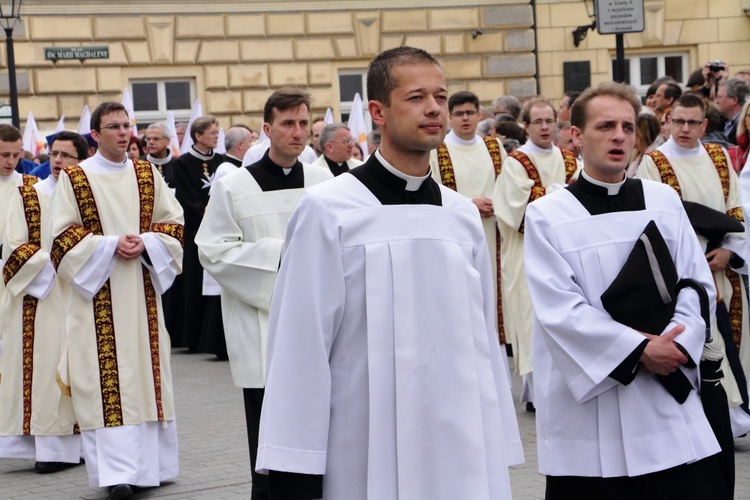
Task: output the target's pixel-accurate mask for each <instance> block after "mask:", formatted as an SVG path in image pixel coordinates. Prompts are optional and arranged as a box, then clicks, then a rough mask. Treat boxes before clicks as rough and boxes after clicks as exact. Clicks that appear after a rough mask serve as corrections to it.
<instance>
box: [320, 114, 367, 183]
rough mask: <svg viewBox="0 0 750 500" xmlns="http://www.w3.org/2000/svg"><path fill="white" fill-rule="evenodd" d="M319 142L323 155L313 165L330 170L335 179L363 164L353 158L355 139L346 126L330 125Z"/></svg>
mask: <svg viewBox="0 0 750 500" xmlns="http://www.w3.org/2000/svg"><path fill="white" fill-rule="evenodd" d="M318 140H319V145H320V149H321V151H323V154H321V155H320V156H319V157H318V159H317V160H315V162H313V163H312V164H313V165H316V166H319V167H323V168H327V169H329V170H330V171H331V173H332V174H333V176H334V177H336V176H338V175H341V174H343V173H344V172H348V171H349V170H351V169H353V168H354V167H357V166H359V165H361V164H362V162H361V161H359V160H357V159H355V158H352V150H353V149H354V148H355V146H354V139H353V138H352V131H351V130H349V127H347V126H346V125H345V124H343V123H329V124H328V125H326V126H325V127H323V130H321V132H320V137H319V138H318Z"/></svg>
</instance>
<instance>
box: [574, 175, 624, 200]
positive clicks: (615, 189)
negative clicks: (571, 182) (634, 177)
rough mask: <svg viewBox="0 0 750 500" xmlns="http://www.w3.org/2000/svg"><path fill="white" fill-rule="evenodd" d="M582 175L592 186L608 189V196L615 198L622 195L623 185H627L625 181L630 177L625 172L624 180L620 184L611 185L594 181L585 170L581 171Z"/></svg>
mask: <svg viewBox="0 0 750 500" xmlns="http://www.w3.org/2000/svg"><path fill="white" fill-rule="evenodd" d="M581 175H582V176H583V178H584V179H586V180H587V181H589V182H590V183H591V184H593V185H595V186H600V187H603V188H606V189H607V194H608V195H610V196H614V195H616V194H619V193H620V189H621V188H622V186H623V184H625V181H626V180H627V178H628V176H627V175H625V172H623V178H622V180H621V181H620V182H615V183H610V182H602V181H598V180H596V179H594V178H593V177H591V176H590V175H589V174H587V173H586V171H585V170H581Z"/></svg>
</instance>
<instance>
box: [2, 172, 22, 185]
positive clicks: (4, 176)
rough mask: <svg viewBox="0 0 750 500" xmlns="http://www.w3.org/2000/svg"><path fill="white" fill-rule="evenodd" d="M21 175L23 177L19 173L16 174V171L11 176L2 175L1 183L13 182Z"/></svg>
mask: <svg viewBox="0 0 750 500" xmlns="http://www.w3.org/2000/svg"><path fill="white" fill-rule="evenodd" d="M19 175H21V174H19V173H18V172H16V171H15V170H14V171H13V172H11V173H10V175H7V176H6V175H0V181H3V182H5V181H13V180H16V179H18V176H19Z"/></svg>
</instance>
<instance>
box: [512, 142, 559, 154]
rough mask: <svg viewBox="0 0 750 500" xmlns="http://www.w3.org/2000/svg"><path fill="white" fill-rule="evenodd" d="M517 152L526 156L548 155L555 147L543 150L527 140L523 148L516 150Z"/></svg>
mask: <svg viewBox="0 0 750 500" xmlns="http://www.w3.org/2000/svg"><path fill="white" fill-rule="evenodd" d="M518 151H520V152H522V153H526V154H549V153H552V152H554V151H555V146H554V144H552V145H550V147H549V149H544V148H540V147H539V146H537V145H536V144H534V143H533V142H531V140H528V141H526V143H525V144H524V145H523V146H521V147H519V148H518Z"/></svg>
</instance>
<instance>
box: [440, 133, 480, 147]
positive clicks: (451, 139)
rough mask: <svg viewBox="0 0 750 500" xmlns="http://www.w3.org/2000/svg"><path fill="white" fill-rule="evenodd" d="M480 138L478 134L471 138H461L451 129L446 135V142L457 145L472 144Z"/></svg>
mask: <svg viewBox="0 0 750 500" xmlns="http://www.w3.org/2000/svg"><path fill="white" fill-rule="evenodd" d="M478 140H479V136H478V135H476V134H474V137H472V138H471V139H461V138H460V137H459V136H458V135H457V134H456V132H455V131H454V130H451V131H450V132H448V135H446V136H445V143H446V144H450V145H455V146H471V145H472V144H476V142H477V141H478Z"/></svg>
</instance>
